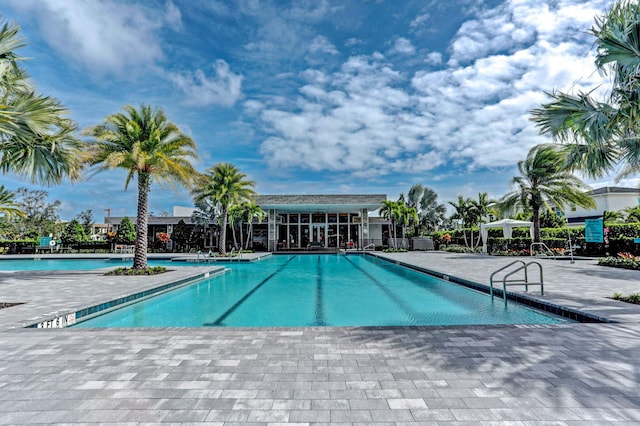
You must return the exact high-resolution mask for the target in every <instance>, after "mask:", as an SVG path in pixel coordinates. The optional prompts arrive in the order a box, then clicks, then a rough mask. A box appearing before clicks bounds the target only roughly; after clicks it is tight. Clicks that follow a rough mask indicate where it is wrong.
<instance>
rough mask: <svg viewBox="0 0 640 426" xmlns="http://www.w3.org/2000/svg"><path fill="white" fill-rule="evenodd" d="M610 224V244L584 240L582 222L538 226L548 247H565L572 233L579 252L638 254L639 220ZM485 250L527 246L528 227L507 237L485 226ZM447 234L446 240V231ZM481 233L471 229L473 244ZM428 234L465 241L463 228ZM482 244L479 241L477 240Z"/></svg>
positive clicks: (444, 242)
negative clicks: (569, 225)
mask: <svg viewBox="0 0 640 426" xmlns="http://www.w3.org/2000/svg"><path fill="white" fill-rule="evenodd" d="M605 226H606V227H607V228H609V234H608V236H609V244H608V246H607V245H605V244H604V243H587V242H585V236H584V226H580V227H570V228H569V227H563V228H542V229H541V230H540V235H541V240H542V242H543V243H544V244H545V245H546V246H547V247H549V248H550V249H558V250H560V249H566V248H568V246H569V236H571V244H572V247H573V248H574V254H576V255H581V256H607V255H609V254H613V255H615V254H616V253H620V252H629V253H633V254H640V244H636V243H634V238H640V223H619V224H618V223H616V224H605ZM470 231H471V230H470V229H469V228H467V229H466V235H467V242H470V241H469V238H470V235H471V233H470ZM488 231H489V233H488V239H487V240H488V241H487V250H488V251H489V252H490V253H492V252H497V251H509V250H513V251H520V250H527V249H529V248H530V246H531V238H530V236H529V228H514V229H513V232H512V238H511V239H506V238H504V236H503V234H502V230H501V229H495V228H492V229H489V230H488ZM447 234H448V235H449V237H450V239H449V241H447V238H445V235H447ZM479 236H480V230H479V228H474V229H473V238H474V245H475V244H476V242H477V241H478V238H479ZM431 237H432V238H433V240H434V242H435V243H436V244H437V245H438V246H440V245H451V244H453V245H462V246H464V245H465V240H464V235H463V230H462V229H455V230H449V231H437V232H433V233H432V235H431ZM480 245H481V244H480Z"/></svg>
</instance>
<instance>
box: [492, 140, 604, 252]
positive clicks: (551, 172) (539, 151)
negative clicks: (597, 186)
mask: <svg viewBox="0 0 640 426" xmlns="http://www.w3.org/2000/svg"><path fill="white" fill-rule="evenodd" d="M565 166H566V152H565V151H564V150H563V149H562V147H560V146H558V145H552V144H542V145H537V146H534V147H533V148H531V150H529V153H528V154H527V158H526V159H525V160H523V161H519V162H518V170H519V171H520V176H516V177H514V178H513V179H512V181H511V185H512V188H514V189H513V190H512V191H511V192H509V193H508V194H506V195H504V196H503V197H502V198H501V199H500V201H499V202H500V204H501V207H502V208H503V209H504V210H511V209H514V208H521V209H524V210H526V209H531V212H532V215H533V231H534V242H540V209H541V208H542V207H546V208H547V209H549V210H551V205H552V204H553V205H555V206H556V207H558V208H563V207H564V206H565V205H566V204H575V205H577V206H580V207H585V208H595V207H596V204H595V202H594V201H593V199H592V198H591V197H590V196H589V195H588V194H587V193H586V192H585V191H586V190H588V187H587V185H585V184H584V183H583V182H582V181H581V180H580V179H578V178H577V177H576V176H575V175H573V174H572V173H571V172H570V171H568V170H567V169H566V167H565Z"/></svg>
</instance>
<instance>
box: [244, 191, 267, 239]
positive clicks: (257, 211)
mask: <svg viewBox="0 0 640 426" xmlns="http://www.w3.org/2000/svg"><path fill="white" fill-rule="evenodd" d="M243 207H244V209H243V210H244V217H243V220H245V221H246V222H247V223H248V224H249V226H248V229H247V240H246V243H245V249H248V248H249V242H250V241H251V236H252V235H253V220H254V219H256V220H257V221H258V223H260V222H262V220H263V219H264V218H265V217H266V215H267V213H266V212H265V211H264V210H262V209H261V208H260V206H257V205H255V204H254V203H252V202H249V203H243Z"/></svg>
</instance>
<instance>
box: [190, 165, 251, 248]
mask: <svg viewBox="0 0 640 426" xmlns="http://www.w3.org/2000/svg"><path fill="white" fill-rule="evenodd" d="M246 177H247V175H245V174H244V173H241V172H240V171H239V170H238V168H237V167H236V166H234V165H233V164H230V163H218V164H216V165H215V166H213V167H210V168H209V169H207V171H206V173H205V174H204V175H203V176H202V177H201V179H199V180H198V183H197V185H196V188H195V189H194V191H193V195H194V199H195V201H196V203H198V202H201V201H203V200H209V202H211V203H213V204H218V205H219V207H220V241H219V244H218V251H219V252H220V255H222V256H226V254H227V247H226V245H227V220H228V212H229V208H230V207H231V206H233V205H235V204H238V203H241V202H242V201H247V200H250V199H252V198H253V197H254V196H255V194H256V192H255V191H254V189H253V188H254V186H255V184H254V182H252V181H250V180H247V179H246Z"/></svg>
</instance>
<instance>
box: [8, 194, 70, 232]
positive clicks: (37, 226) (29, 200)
mask: <svg viewBox="0 0 640 426" xmlns="http://www.w3.org/2000/svg"><path fill="white" fill-rule="evenodd" d="M15 195H16V197H17V198H16V201H15V204H16V206H17V208H18V210H20V211H22V212H23V213H24V216H23V217H20V218H18V219H17V220H15V221H13V222H12V225H13V227H14V230H13V231H12V234H14V235H15V236H18V237H22V238H38V237H41V236H43V235H49V234H53V235H57V234H58V233H59V228H60V226H59V217H58V209H59V208H60V201H58V200H56V201H54V202H52V203H50V202H48V201H47V197H48V196H49V193H48V192H47V191H44V190H41V189H38V190H30V189H28V188H24V187H22V188H18V189H16V192H15Z"/></svg>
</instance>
